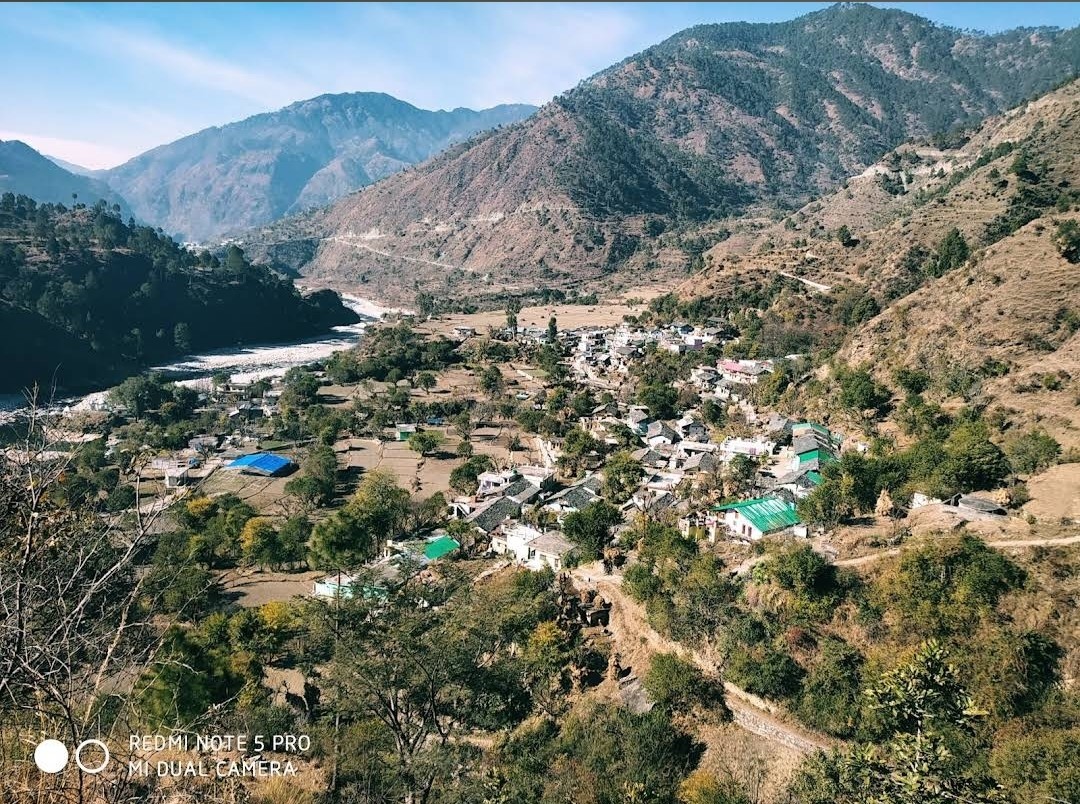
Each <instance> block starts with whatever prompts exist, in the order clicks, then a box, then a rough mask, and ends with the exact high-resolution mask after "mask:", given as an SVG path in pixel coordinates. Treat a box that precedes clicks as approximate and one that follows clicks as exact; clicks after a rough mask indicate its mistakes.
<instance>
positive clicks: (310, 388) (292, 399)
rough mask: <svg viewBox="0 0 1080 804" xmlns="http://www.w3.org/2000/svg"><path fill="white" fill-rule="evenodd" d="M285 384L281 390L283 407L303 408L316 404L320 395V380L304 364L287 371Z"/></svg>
mask: <svg viewBox="0 0 1080 804" xmlns="http://www.w3.org/2000/svg"><path fill="white" fill-rule="evenodd" d="M284 384H285V387H284V388H283V389H282V391H281V404H282V406H283V407H286V408H292V409H294V410H303V409H304V408H306V407H308V406H310V405H312V404H314V402H315V400H316V398H317V397H318V393H319V380H318V378H317V377H316V376H315V375H314V374H312V373H311V372H310V371H308V370H307V369H306V368H304V367H303V366H294V367H293V368H291V369H289V370H288V371H286V372H285V377H284Z"/></svg>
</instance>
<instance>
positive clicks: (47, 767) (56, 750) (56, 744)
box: [34, 739, 112, 774]
mask: <svg viewBox="0 0 1080 804" xmlns="http://www.w3.org/2000/svg"><path fill="white" fill-rule="evenodd" d="M88 749H97V752H100V754H101V760H100V762H98V764H97V765H91V764H89V761H90V760H87V761H84V760H83V752H87V750H88ZM88 753H89V755H90V756H91V757H92V756H93V755H94V753H95V751H93V750H90V751H88ZM69 758H70V756H69V754H68V749H67V746H66V745H64V744H63V743H62V742H60V741H59V740H51V739H50V740H42V741H41V742H40V743H38V745H37V747H36V748H35V749H34V764H35V765H37V767H38V770H40V771H41V772H42V773H59V772H60V771H62V770H63V769H64V768H66V767H67V764H68V760H69ZM110 759H112V755H111V754H110V753H109V746H107V745H105V743H103V742H102V741H101V740H83V741H82V742H81V743H79V746H78V748H76V749H75V764H76V765H78V767H79V770H81V771H82V772H83V773H89V774H95V773H101V772H102V771H103V770H105V768H107V767H108V766H109V760H110Z"/></svg>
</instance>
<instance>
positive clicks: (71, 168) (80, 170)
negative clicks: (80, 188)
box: [42, 154, 103, 178]
mask: <svg viewBox="0 0 1080 804" xmlns="http://www.w3.org/2000/svg"><path fill="white" fill-rule="evenodd" d="M42 156H44V157H45V158H46V159H48V160H49V161H50V162H52V163H53V164H55V165H59V166H60V167H62V168H63V169H64V170H66V171H67V172H68V173H74V174H75V175H76V176H90V177H91V178H97V177H98V175H100V174H101V173H102V172H103V171H101V170H92V169H91V168H88V167H83V166H82V165H76V164H75V163H74V162H68V161H67V160H66V159H61V158H60V157H59V156H49V154H42Z"/></svg>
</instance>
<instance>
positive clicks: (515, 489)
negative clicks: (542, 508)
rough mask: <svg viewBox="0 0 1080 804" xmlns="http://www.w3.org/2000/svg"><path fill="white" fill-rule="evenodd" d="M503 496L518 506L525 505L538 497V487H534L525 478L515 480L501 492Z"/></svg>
mask: <svg viewBox="0 0 1080 804" xmlns="http://www.w3.org/2000/svg"><path fill="white" fill-rule="evenodd" d="M502 493H503V496H504V497H508V498H509V499H511V500H513V501H514V502H516V503H519V504H520V505H527V504H529V503H530V502H532V501H533V500H535V499H536V498H537V497H538V496H540V487H539V486H534V485H533V484H532V483H530V482H529V481H528V480H526V479H525V478H521V479H520V480H515V481H514V482H513V483H511V484H510V485H509V486H507V487H506V488H504V489H503V490H502Z"/></svg>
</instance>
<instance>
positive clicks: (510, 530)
mask: <svg viewBox="0 0 1080 804" xmlns="http://www.w3.org/2000/svg"><path fill="white" fill-rule="evenodd" d="M491 550H492V552H495V553H500V554H510V555H513V556H514V559H515V560H516V561H518V562H519V563H521V564H524V565H525V566H527V567H529V568H530V569H534V570H539V569H543V568H544V567H545V566H547V567H551V568H552V569H553V570H560V569H562V568H563V567H564V566H565V564H566V558H567V556H569V555H570V553H572V552H573V551H574V545H573V544H571V543H570V542H568V541H567V540H566V539H564V538H563V537H562V536H560V535H559V534H557V533H544V532H543V531H540V530H537V529H536V528H534V527H531V526H530V525H522V524H514V525H509V526H507V527H506V528H504V529H502V530H501V531H500V532H498V533H496V534H494V535H492V538H491Z"/></svg>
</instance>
